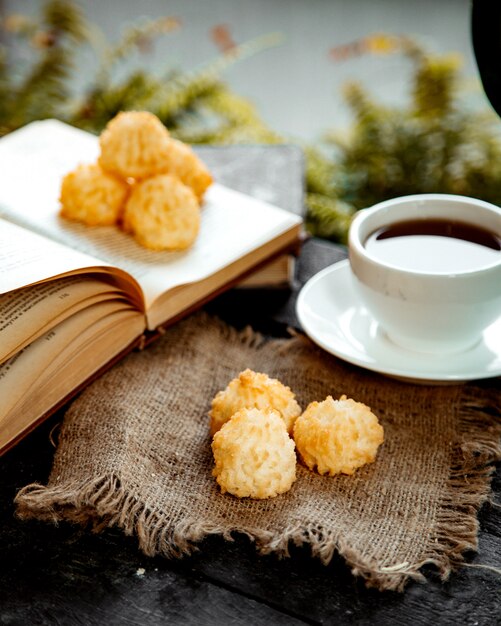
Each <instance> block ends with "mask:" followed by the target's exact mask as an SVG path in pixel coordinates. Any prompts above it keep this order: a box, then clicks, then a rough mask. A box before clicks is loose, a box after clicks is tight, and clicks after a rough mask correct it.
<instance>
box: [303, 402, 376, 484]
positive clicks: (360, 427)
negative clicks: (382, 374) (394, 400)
mask: <svg viewBox="0 0 501 626" xmlns="http://www.w3.org/2000/svg"><path fill="white" fill-rule="evenodd" d="M383 439H384V434H383V428H382V426H381V425H380V424H379V421H378V418H377V417H376V416H375V415H374V414H373V413H372V412H371V410H370V409H369V407H367V406H366V405H365V404H362V403H361V402H355V401H354V400H352V399H349V398H347V397H346V396H341V398H340V399H339V400H333V399H332V397H331V396H328V397H327V399H326V400H324V401H323V402H312V403H311V404H310V405H308V407H307V409H306V411H305V412H304V413H303V414H302V415H301V416H300V417H298V419H297V420H296V423H295V424H294V440H295V442H296V447H297V450H298V452H299V454H300V456H301V458H302V459H303V461H304V463H305V464H306V465H307V466H308V467H309V468H310V469H311V470H313V469H315V467H316V468H317V471H318V473H319V474H330V475H331V476H333V475H335V474H339V473H343V474H353V472H354V471H355V470H356V469H357V468H359V467H361V466H362V465H365V464H366V463H372V462H373V461H374V460H375V458H376V453H377V450H378V447H379V446H380V445H381V444H382V443H383Z"/></svg>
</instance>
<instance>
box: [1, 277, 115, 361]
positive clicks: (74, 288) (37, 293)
mask: <svg viewBox="0 0 501 626" xmlns="http://www.w3.org/2000/svg"><path fill="white" fill-rule="evenodd" d="M103 301H112V302H114V303H115V304H114V306H115V308H117V309H119V308H122V309H123V308H124V307H126V306H127V301H126V299H125V294H124V292H123V291H122V290H120V289H119V288H117V287H116V286H115V285H114V284H113V283H112V282H111V281H106V280H99V277H96V278H93V275H89V276H85V277H83V276H70V277H68V278H61V279H59V280H53V281H48V282H43V283H39V284H36V285H32V286H31V287H25V288H24V289H18V290H15V291H11V292H8V293H5V294H3V295H0V363H3V361H5V360H6V359H8V358H9V357H10V356H12V355H13V354H14V353H16V352H19V350H21V349H22V348H23V347H24V346H26V345H27V344H29V343H31V342H32V341H33V340H34V339H36V338H37V337H39V336H40V335H42V334H43V333H45V332H46V331H47V330H49V329H51V328H53V327H54V326H57V325H58V324H59V323H60V322H62V321H63V320H65V319H67V318H68V317H70V316H71V315H74V314H75V313H77V312H78V311H81V310H83V309H88V308H89V307H93V306H94V305H96V304H98V303H100V302H103Z"/></svg>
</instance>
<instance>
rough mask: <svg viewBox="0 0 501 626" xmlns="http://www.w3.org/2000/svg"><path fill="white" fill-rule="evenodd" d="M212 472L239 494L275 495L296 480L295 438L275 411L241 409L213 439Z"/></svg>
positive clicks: (227, 488)
mask: <svg viewBox="0 0 501 626" xmlns="http://www.w3.org/2000/svg"><path fill="white" fill-rule="evenodd" d="M212 451H213V453H214V461H215V464H216V465H215V467H214V469H213V471H212V475H213V476H215V478H216V481H217V482H218V484H219V486H220V487H221V491H222V492H223V493H225V492H226V491H228V492H229V493H231V494H233V495H234V496H238V497H239V498H246V497H249V498H273V497H274V496H277V495H278V494H280V493H285V492H286V491H288V490H289V489H290V488H291V486H292V483H293V482H294V481H295V480H296V453H295V452H294V442H293V441H292V439H291V438H290V437H289V435H288V434H287V430H286V429H285V424H284V422H283V420H282V419H281V417H280V415H279V414H278V413H277V412H276V411H270V410H268V411H260V410H259V409H242V410H241V411H238V412H237V413H235V415H234V416H233V417H232V418H231V420H230V421H229V422H226V424H224V426H223V427H222V428H221V430H219V431H218V432H217V433H216V434H215V436H214V440H213V442H212Z"/></svg>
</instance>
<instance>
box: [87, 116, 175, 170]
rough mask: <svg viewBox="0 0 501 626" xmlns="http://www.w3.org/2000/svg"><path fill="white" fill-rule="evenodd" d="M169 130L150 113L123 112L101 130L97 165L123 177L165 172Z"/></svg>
mask: <svg viewBox="0 0 501 626" xmlns="http://www.w3.org/2000/svg"><path fill="white" fill-rule="evenodd" d="M169 140H170V139H169V131H168V130H167V129H166V128H165V126H164V125H163V124H162V122H161V121H160V120H159V119H158V117H157V116H156V115H153V113H148V112H147V111H123V112H121V113H118V115H116V116H115V117H114V118H113V119H112V120H110V121H109V122H108V125H107V126H106V128H105V129H104V131H103V132H102V133H101V136H100V138H99V145H100V147H101V156H100V157H99V164H100V165H101V167H102V168H103V169H105V170H106V171H108V172H111V173H113V174H115V175H116V176H120V177H121V178H123V179H127V178H135V179H136V180H141V179H143V178H148V177H150V176H155V175H156V174H160V173H162V172H165V171H166V158H167V152H168V150H169Z"/></svg>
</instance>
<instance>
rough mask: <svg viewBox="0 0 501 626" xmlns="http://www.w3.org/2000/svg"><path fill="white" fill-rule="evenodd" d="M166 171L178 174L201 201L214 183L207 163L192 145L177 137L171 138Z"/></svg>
mask: <svg viewBox="0 0 501 626" xmlns="http://www.w3.org/2000/svg"><path fill="white" fill-rule="evenodd" d="M165 171H166V172H167V173H169V174H173V175H174V176H177V177H178V178H179V179H181V180H182V182H183V183H184V184H185V185H188V187H191V188H192V189H193V191H194V192H195V195H196V196H197V198H198V199H199V201H201V200H202V198H203V195H204V193H205V191H206V190H207V188H208V187H209V186H210V185H211V184H212V176H211V174H210V172H209V170H208V169H207V167H206V166H205V164H204V163H203V162H202V161H201V160H200V159H199V158H198V156H197V155H196V154H195V153H194V152H193V150H192V149H191V147H190V146H188V145H187V144H185V143H183V142H182V141H178V140H177V139H172V138H171V139H170V140H169V147H168V150H167V153H166V161H165Z"/></svg>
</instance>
